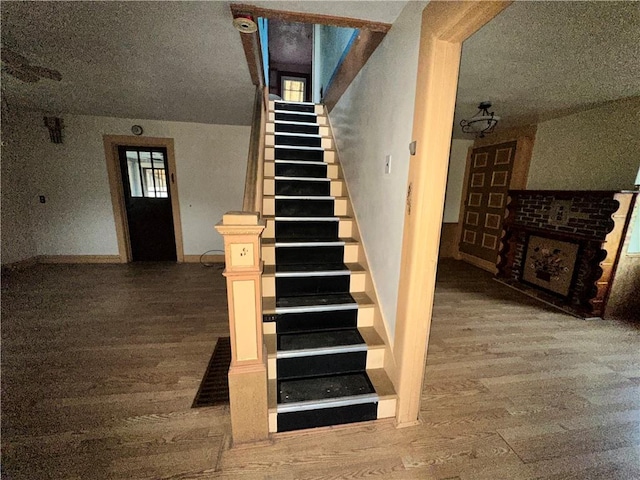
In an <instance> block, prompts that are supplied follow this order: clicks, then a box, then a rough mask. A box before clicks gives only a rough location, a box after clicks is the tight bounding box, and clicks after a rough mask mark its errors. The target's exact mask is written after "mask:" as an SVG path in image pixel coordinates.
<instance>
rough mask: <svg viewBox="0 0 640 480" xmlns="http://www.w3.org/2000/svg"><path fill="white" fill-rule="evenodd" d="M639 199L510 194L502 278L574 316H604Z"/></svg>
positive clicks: (607, 194)
mask: <svg viewBox="0 0 640 480" xmlns="http://www.w3.org/2000/svg"><path fill="white" fill-rule="evenodd" d="M636 195H637V192H620V191H565V190H561V191H558V190H511V191H509V202H508V205H507V216H506V218H505V221H504V232H503V237H502V245H501V250H500V258H499V263H498V273H497V275H496V278H497V279H498V280H500V281H502V282H504V283H507V284H508V285H510V286H512V287H514V288H517V289H519V290H522V291H524V292H525V293H527V294H529V295H532V296H534V297H536V298H539V299H540V300H543V301H545V302H547V303H551V304H553V305H555V306H557V307H559V308H562V309H563V310H565V311H567V312H569V313H572V314H574V315H578V316H581V317H586V318H588V317H601V316H603V314H604V310H605V307H606V302H607V298H608V295H609V291H610V288H611V283H612V280H613V277H614V275H615V269H616V266H617V261H618V257H619V255H620V249H621V246H622V240H623V239H624V237H625V234H626V230H627V228H628V225H629V219H630V216H631V212H632V210H633V205H634V202H635V200H636Z"/></svg>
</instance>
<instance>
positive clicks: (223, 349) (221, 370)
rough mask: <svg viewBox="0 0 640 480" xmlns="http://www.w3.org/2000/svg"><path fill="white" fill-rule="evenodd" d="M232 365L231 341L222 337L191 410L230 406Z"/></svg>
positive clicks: (214, 350) (219, 339)
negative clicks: (229, 376)
mask: <svg viewBox="0 0 640 480" xmlns="http://www.w3.org/2000/svg"><path fill="white" fill-rule="evenodd" d="M230 364H231V340H230V339H229V337H220V338H218V341H217V343H216V346H215V348H214V349H213V355H211V360H209V365H207V371H206V372H205V374H204V377H203V379H202V382H200V388H199V389H198V393H197V394H196V398H195V400H194V401H193V405H191V408H199V407H213V406H216V405H229V380H228V377H227V375H228V373H229V365H230Z"/></svg>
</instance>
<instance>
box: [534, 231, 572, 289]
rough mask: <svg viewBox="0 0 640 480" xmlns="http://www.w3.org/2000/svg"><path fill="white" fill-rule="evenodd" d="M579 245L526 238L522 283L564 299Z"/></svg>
mask: <svg viewBox="0 0 640 480" xmlns="http://www.w3.org/2000/svg"><path fill="white" fill-rule="evenodd" d="M579 247H580V245H579V244H577V243H573V242H567V241H563V240H555V239H552V238H545V237H539V236H537V235H530V236H529V238H528V241H527V246H526V249H525V258H524V265H523V268H522V281H523V282H525V283H528V284H530V285H534V286H536V287H539V288H542V289H543V290H546V291H548V292H551V293H554V294H556V295H560V296H562V297H567V296H568V295H569V289H570V288H571V282H572V280H573V276H574V271H575V268H576V259H577V258H578V249H579Z"/></svg>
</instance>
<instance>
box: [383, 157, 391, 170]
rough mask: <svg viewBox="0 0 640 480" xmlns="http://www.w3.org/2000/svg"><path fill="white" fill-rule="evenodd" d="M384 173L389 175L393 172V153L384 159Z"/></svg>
mask: <svg viewBox="0 0 640 480" xmlns="http://www.w3.org/2000/svg"><path fill="white" fill-rule="evenodd" d="M384 173H385V174H386V175H389V174H390V173H391V155H387V156H386V157H385V160H384Z"/></svg>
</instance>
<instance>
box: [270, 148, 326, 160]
mask: <svg viewBox="0 0 640 480" xmlns="http://www.w3.org/2000/svg"><path fill="white" fill-rule="evenodd" d="M274 158H275V159H276V160H300V161H302V160H309V161H312V162H322V161H324V150H322V149H316V148H311V147H308V148H282V147H278V146H276V147H275V157H274Z"/></svg>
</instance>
